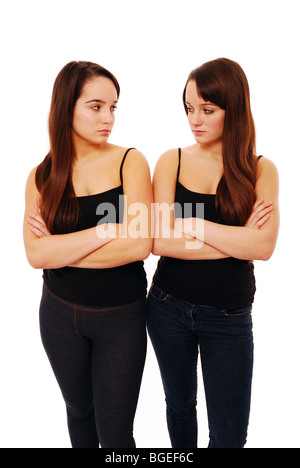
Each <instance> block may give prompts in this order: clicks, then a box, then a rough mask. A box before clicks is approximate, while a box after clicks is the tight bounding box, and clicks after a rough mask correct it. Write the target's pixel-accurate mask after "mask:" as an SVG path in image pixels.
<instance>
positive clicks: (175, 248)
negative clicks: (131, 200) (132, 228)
mask: <svg viewBox="0 0 300 468" xmlns="http://www.w3.org/2000/svg"><path fill="white" fill-rule="evenodd" d="M152 253H153V254H154V255H158V256H164V257H171V258H178V259H180V260H219V259H223V258H227V257H228V255H226V254H224V253H223V252H221V251H220V250H217V249H215V248H214V247H212V246H210V245H207V244H205V243H203V242H202V241H199V240H197V239H195V238H192V237H191V236H188V235H183V236H181V238H178V232H176V234H175V231H174V230H171V231H170V233H169V235H168V236H167V237H159V238H157V239H154V244H153V251H152Z"/></svg>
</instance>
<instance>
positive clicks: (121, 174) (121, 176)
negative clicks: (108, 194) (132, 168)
mask: <svg viewBox="0 0 300 468" xmlns="http://www.w3.org/2000/svg"><path fill="white" fill-rule="evenodd" d="M133 149H135V148H129V149H128V150H127V151H126V153H125V154H124V158H123V161H122V164H121V167H120V179H121V184H122V185H123V166H124V163H125V160H126V157H127V155H128V153H129V151H131V150H133Z"/></svg>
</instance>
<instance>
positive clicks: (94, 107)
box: [91, 106, 100, 111]
mask: <svg viewBox="0 0 300 468" xmlns="http://www.w3.org/2000/svg"><path fill="white" fill-rule="evenodd" d="M91 109H92V110H94V111H98V110H100V106H93V107H91Z"/></svg>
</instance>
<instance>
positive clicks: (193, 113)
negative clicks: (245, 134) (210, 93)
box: [186, 80, 225, 146]
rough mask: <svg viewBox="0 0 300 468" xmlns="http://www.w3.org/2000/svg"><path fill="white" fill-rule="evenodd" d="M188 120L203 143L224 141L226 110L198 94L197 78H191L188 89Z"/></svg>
mask: <svg viewBox="0 0 300 468" xmlns="http://www.w3.org/2000/svg"><path fill="white" fill-rule="evenodd" d="M186 107H187V109H188V121H189V124H190V127H191V130H192V132H193V135H194V137H195V139H196V142H197V143H199V144H202V145H209V146H211V145H215V144H218V143H221V142H222V138H223V131H224V120H225V110H223V109H221V108H220V107H218V106H216V105H215V104H213V103H211V102H209V101H204V99H202V97H201V96H199V94H198V89H197V84H196V81H195V80H190V81H189V83H188V84H187V89H186Z"/></svg>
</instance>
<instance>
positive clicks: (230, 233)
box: [183, 158, 279, 260]
mask: <svg viewBox="0 0 300 468" xmlns="http://www.w3.org/2000/svg"><path fill="white" fill-rule="evenodd" d="M256 192H257V198H258V199H265V200H270V201H272V208H273V210H272V212H271V213H270V215H269V218H268V220H267V222H266V223H265V224H264V225H263V226H262V227H261V228H260V229H251V228H250V227H249V226H245V227H233V226H223V225H220V224H215V223H211V222H208V221H204V229H203V224H202V223H203V221H202V220H196V219H193V220H192V224H191V223H186V226H185V227H184V228H183V231H184V232H185V233H186V234H188V235H192V232H193V234H194V235H195V233H196V237H197V239H199V240H200V241H203V242H205V243H207V244H209V245H211V246H212V247H214V248H216V249H222V251H223V252H225V253H226V254H227V255H229V256H231V257H235V258H239V259H241V260H250V259H251V260H269V259H270V257H271V256H272V254H273V252H274V250H275V246H276V242H277V237H278V231H279V180H278V172H277V169H276V167H275V166H274V164H273V163H272V162H271V161H269V160H267V159H265V158H263V159H262V160H261V161H260V170H259V174H258V180H257V187H256Z"/></svg>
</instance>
